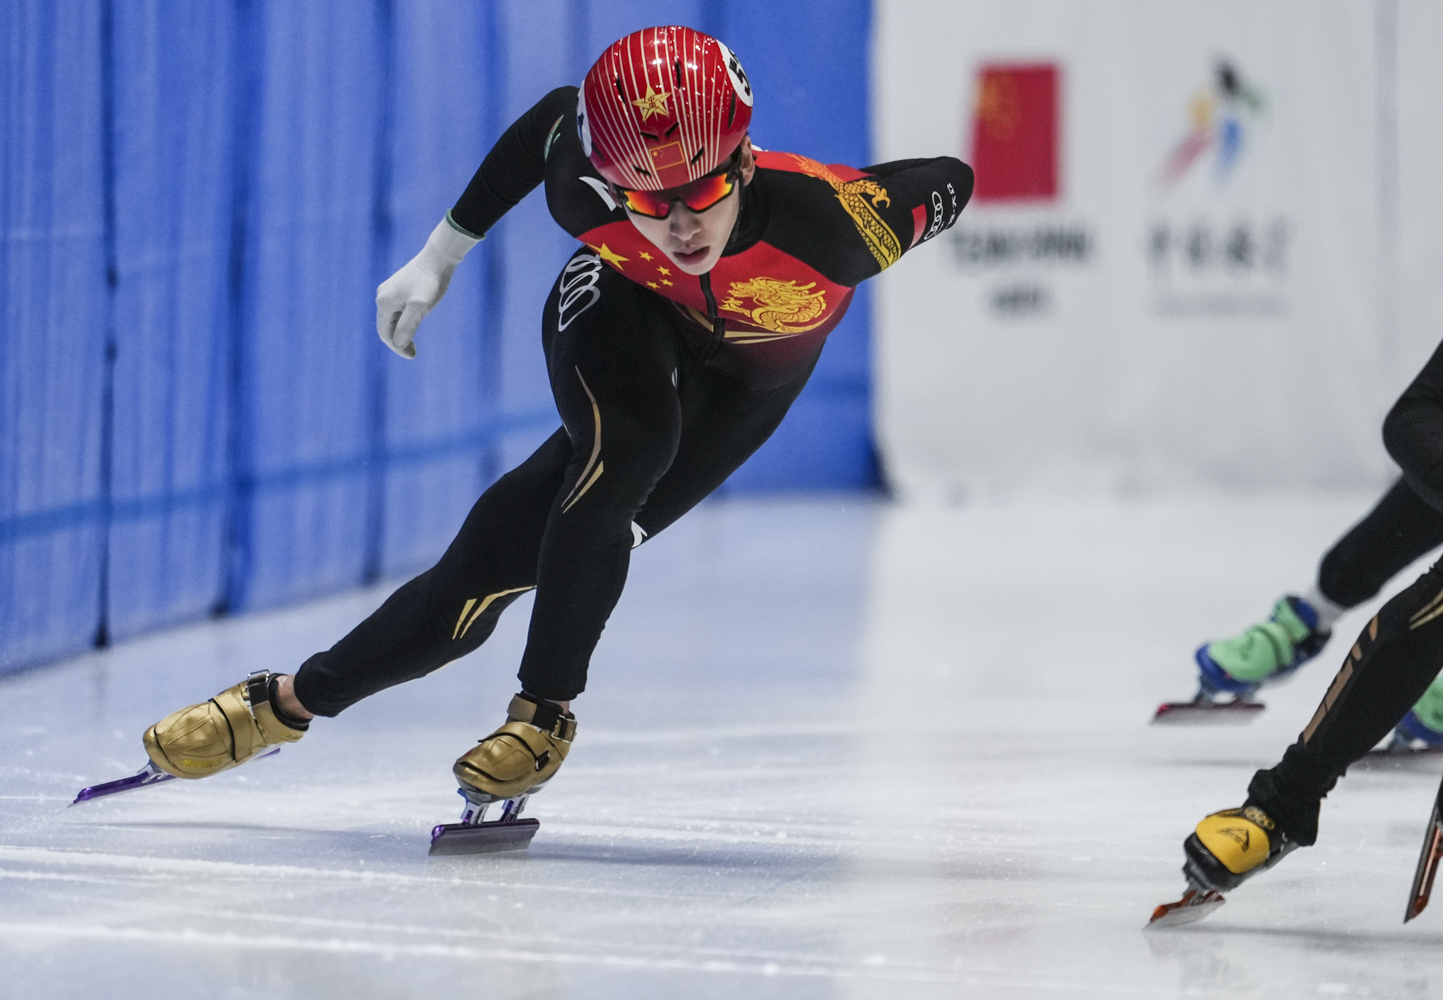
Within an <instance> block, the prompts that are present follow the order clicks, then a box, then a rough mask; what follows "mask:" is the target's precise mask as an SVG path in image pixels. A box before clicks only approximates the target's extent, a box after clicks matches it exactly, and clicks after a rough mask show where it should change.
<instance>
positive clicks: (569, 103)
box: [376, 87, 576, 358]
mask: <svg viewBox="0 0 1443 1000" xmlns="http://www.w3.org/2000/svg"><path fill="white" fill-rule="evenodd" d="M575 106H576V88H575V87H559V88H557V89H556V90H553V91H552V92H551V93H549V94H547V95H546V96H545V97H543V98H542V99H541V100H540V101H539V102H537V103H536V105H535V106H534V107H532V108H531V110H530V111H527V112H526V113H525V114H524V115H522V116H521V117H520V118H519V119H517V120H516V122H515V124H513V125H512V126H511V127H510V128H509V129H507V130H506V132H505V133H504V134H503V135H502V136H501V138H500V140H499V141H497V143H496V145H495V146H494V147H493V148H492V150H491V152H490V153H488V154H487V156H486V159H485V160H483V161H482V162H481V166H480V167H479V168H478V169H477V170H476V174H475V176H473V177H472V178H471V183H470V184H469V185H467V187H466V190H465V192H464V193H463V194H462V195H461V199H460V201H458V202H456V206H455V207H454V208H453V209H452V210H451V211H449V212H447V213H446V218H444V219H442V220H441V221H440V222H439V223H437V224H436V228H435V229H434V230H432V231H431V236H430V238H428V239H427V240H426V245H425V246H424V247H422V248H421V252H420V253H418V254H417V255H416V256H415V257H412V258H411V259H410V260H409V261H407V262H406V264H405V265H404V266H403V267H402V268H401V269H400V270H399V271H397V272H396V273H395V274H393V275H391V277H389V278H387V279H386V280H385V281H384V282H383V283H382V284H381V287H380V288H378V289H376V333H377V334H379V335H380V338H381V341H382V342H383V343H384V344H385V345H386V346H387V347H389V348H390V349H391V350H393V351H395V352H396V353H397V354H399V355H401V357H403V358H414V357H415V356H416V345H415V343H414V340H415V338H416V328H417V327H419V326H420V325H421V320H423V319H425V317H426V314H427V313H429V312H430V311H431V310H432V309H434V308H436V305H437V304H438V303H439V302H440V301H441V298H442V296H444V295H445V294H446V289H447V287H448V286H449V285H450V284H451V275H452V274H453V273H455V271H456V267H457V266H458V265H459V264H460V263H461V261H462V259H463V258H464V257H465V256H466V254H467V253H469V252H470V251H471V248H472V247H474V246H475V245H476V244H477V243H479V242H481V240H483V239H485V237H486V231H487V230H489V229H490V228H491V227H492V226H493V225H495V224H496V222H497V220H499V219H500V218H501V216H503V215H505V214H506V213H507V212H508V211H510V210H511V209H512V208H514V207H515V206H516V203H517V202H519V201H520V200H521V199H522V198H524V197H526V195H527V194H529V193H530V192H531V191H532V190H533V189H534V188H535V187H536V186H537V185H538V184H540V183H541V181H542V180H543V179H544V177H545V173H546V152H547V149H548V148H549V146H550V144H551V141H552V137H553V136H554V135H556V134H557V133H558V131H559V130H560V129H561V127H562V123H563V121H564V120H565V119H566V117H567V112H568V111H569V110H571V109H573V108H574V107H575Z"/></svg>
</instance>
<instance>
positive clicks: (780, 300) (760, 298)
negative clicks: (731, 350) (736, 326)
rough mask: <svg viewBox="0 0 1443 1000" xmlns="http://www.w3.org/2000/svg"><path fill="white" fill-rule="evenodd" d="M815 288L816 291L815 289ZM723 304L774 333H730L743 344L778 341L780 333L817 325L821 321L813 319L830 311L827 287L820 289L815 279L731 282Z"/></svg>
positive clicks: (761, 279) (798, 331)
mask: <svg viewBox="0 0 1443 1000" xmlns="http://www.w3.org/2000/svg"><path fill="white" fill-rule="evenodd" d="M814 288H816V289H817V290H816V291H813V290H812V289H814ZM744 299H750V300H751V303H752V304H751V308H748V307H747V305H746V303H745V302H744V301H743V300H744ZM721 307H722V308H723V309H726V310H727V311H729V312H734V313H740V314H741V315H743V316H746V317H747V318H748V319H749V320H750V322H751V323H752V324H753V325H754V326H759V327H761V328H762V329H763V330H770V331H771V332H772V334H774V335H775V336H770V337H769V336H767V335H765V334H758V333H756V332H755V331H735V332H728V334H727V339H728V340H731V341H733V342H735V343H742V344H750V343H756V342H758V341H762V340H776V339H777V338H778V336H780V337H791V336H795V335H796V334H798V333H806V332H807V331H808V330H811V329H814V328H815V327H817V326H818V325H819V324H818V323H814V322H812V321H813V320H815V319H817V317H819V316H821V315H822V314H823V313H824V312H826V311H827V290H826V289H825V288H817V283H816V282H815V281H809V282H807V283H806V284H805V285H803V284H800V283H799V282H797V281H795V280H793V281H782V280H781V279H779V278H765V277H756V278H749V279H748V280H746V281H733V282H732V283H731V287H730V288H728V289H727V298H726V299H725V300H723V302H722V303H721Z"/></svg>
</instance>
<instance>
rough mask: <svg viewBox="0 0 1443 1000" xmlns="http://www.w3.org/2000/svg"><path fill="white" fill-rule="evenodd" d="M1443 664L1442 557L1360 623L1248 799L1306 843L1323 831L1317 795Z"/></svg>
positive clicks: (1412, 701) (1374, 741)
mask: <svg viewBox="0 0 1443 1000" xmlns="http://www.w3.org/2000/svg"><path fill="white" fill-rule="evenodd" d="M1440 666H1443V561H1440V562H1439V563H1436V564H1434V566H1433V568H1432V569H1430V570H1428V572H1427V573H1425V574H1423V576H1421V577H1420V578H1419V579H1418V582H1416V583H1414V584H1413V586H1411V587H1409V588H1408V589H1407V590H1405V591H1403V592H1402V593H1401V594H1399V595H1398V596H1397V597H1394V598H1393V599H1392V600H1391V601H1389V602H1388V603H1387V604H1385V605H1383V609H1382V610H1381V611H1379V612H1378V614H1377V615H1376V616H1375V617H1374V618H1373V620H1372V621H1370V622H1368V624H1367V625H1365V626H1364V627H1363V631H1362V632H1361V633H1360V634H1359V635H1358V639H1357V641H1356V642H1355V643H1354V644H1353V647H1352V648H1351V649H1350V650H1348V655H1347V658H1346V659H1345V660H1344V661H1343V667H1342V669H1341V670H1339V671H1338V675H1337V677H1335V678H1334V679H1333V683H1332V684H1331V685H1330V686H1329V687H1328V692H1327V694H1326V695H1324V696H1323V701H1322V704H1320V705H1319V706H1318V710H1317V712H1316V713H1314V715H1313V719H1312V721H1311V722H1309V723H1308V727H1307V728H1306V729H1304V730H1303V732H1302V735H1300V736H1299V737H1298V741H1297V742H1296V743H1294V744H1293V745H1292V746H1290V747H1288V750H1287V752H1286V753H1285V754H1283V759H1282V762H1281V763H1279V764H1278V766H1277V767H1274V768H1272V769H1271V770H1267V771H1259V772H1258V773H1257V774H1255V775H1254V776H1253V780H1252V783H1251V784H1250V785H1249V786H1248V799H1249V801H1251V802H1256V803H1257V804H1258V805H1260V806H1262V808H1263V809H1264V811H1266V812H1267V813H1268V814H1269V815H1271V816H1272V817H1273V818H1274V819H1276V820H1277V821H1278V822H1279V823H1280V824H1282V827H1283V829H1284V830H1286V831H1287V832H1288V834H1289V836H1291V837H1293V838H1294V839H1295V840H1297V841H1299V842H1300V843H1303V844H1311V843H1313V842H1314V841H1315V840H1316V839H1317V836H1318V803H1319V802H1320V801H1321V799H1322V798H1323V796H1325V795H1327V794H1328V792H1330V791H1331V790H1332V788H1333V786H1334V785H1336V784H1337V783H1338V779H1339V778H1340V777H1342V776H1343V773H1344V772H1345V771H1347V769H1348V765H1350V764H1352V763H1353V762H1354V761H1356V760H1358V759H1359V758H1360V757H1362V756H1363V755H1364V754H1366V753H1367V752H1368V751H1369V750H1371V749H1372V748H1373V747H1374V746H1376V745H1377V743H1378V741H1379V740H1381V739H1382V738H1383V737H1384V736H1387V735H1388V731H1389V730H1390V729H1392V728H1393V727H1394V726H1395V725H1397V723H1398V720H1399V719H1401V718H1403V716H1404V714H1405V713H1406V712H1407V711H1408V709H1410V708H1412V707H1413V705H1414V704H1415V703H1416V702H1417V701H1418V699H1419V698H1421V697H1422V696H1423V692H1424V691H1426V690H1427V689H1428V685H1429V684H1431V683H1433V678H1435V677H1437V676H1438V669H1439V667H1440Z"/></svg>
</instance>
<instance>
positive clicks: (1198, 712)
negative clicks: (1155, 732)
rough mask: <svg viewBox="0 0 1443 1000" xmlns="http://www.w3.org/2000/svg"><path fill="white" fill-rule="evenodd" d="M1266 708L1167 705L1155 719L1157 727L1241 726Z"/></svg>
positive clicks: (1235, 703)
mask: <svg viewBox="0 0 1443 1000" xmlns="http://www.w3.org/2000/svg"><path fill="white" fill-rule="evenodd" d="M1266 707H1267V706H1266V705H1264V704H1263V703H1262V702H1260V701H1248V700H1247V699H1246V698H1234V699H1233V700H1232V701H1208V700H1207V699H1205V698H1204V699H1199V700H1196V701H1165V702H1163V703H1162V704H1161V705H1159V706H1158V707H1157V711H1156V712H1154V713H1153V715H1152V724H1153V725H1154V726H1219V725H1221V726H1241V725H1246V724H1247V723H1249V722H1251V721H1253V718H1254V717H1255V716H1256V715H1257V714H1258V713H1259V712H1261V711H1262V710H1263V709H1264V708H1266Z"/></svg>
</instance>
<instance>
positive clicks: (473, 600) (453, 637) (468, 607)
mask: <svg viewBox="0 0 1443 1000" xmlns="http://www.w3.org/2000/svg"><path fill="white" fill-rule="evenodd" d="M475 603H476V598H474V597H473V598H471V599H470V600H469V601H467V602H466V606H465V607H464V608H462V609H461V617H460V618H457V619H456V627H455V628H453V629H452V630H451V641H452V642H455V641H456V637H457V636H458V635H460V634H461V623H462V622H464V621H465V620H466V615H467V614H469V613H470V611H471V605H473V604H475Z"/></svg>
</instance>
